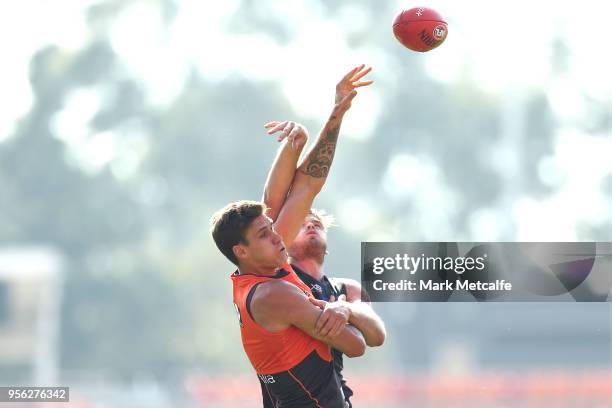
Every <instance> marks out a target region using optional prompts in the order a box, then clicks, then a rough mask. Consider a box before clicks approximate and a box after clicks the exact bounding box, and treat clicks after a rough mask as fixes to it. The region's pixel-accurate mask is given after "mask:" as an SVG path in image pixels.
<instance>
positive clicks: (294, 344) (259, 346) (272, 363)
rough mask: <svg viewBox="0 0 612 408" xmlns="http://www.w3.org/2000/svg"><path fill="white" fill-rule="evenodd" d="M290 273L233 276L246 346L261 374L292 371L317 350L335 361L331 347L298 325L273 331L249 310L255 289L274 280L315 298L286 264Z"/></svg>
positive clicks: (242, 334) (235, 298)
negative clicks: (260, 322) (265, 327)
mask: <svg viewBox="0 0 612 408" xmlns="http://www.w3.org/2000/svg"><path fill="white" fill-rule="evenodd" d="M282 270H284V271H286V272H287V274H285V275H281V276H278V277H274V276H258V275H237V274H236V273H234V274H232V275H231V279H232V283H233V286H234V305H235V306H236V308H237V311H238V318H239V319H240V335H241V337H242V345H243V347H244V351H246V354H247V356H248V357H249V360H250V361H251V364H252V365H253V368H255V371H256V372H257V374H274V373H278V372H281V371H286V370H289V369H290V368H292V367H294V366H296V365H297V364H299V363H300V362H301V361H302V360H304V358H306V356H308V355H309V354H310V353H311V352H312V351H313V350H316V351H317V354H318V355H319V357H321V358H322V359H323V360H325V361H328V362H329V361H331V360H332V357H331V352H330V348H329V346H328V345H327V344H325V343H323V342H321V341H319V340H316V339H314V338H312V337H310V336H309V335H308V334H306V333H304V332H303V331H301V330H300V329H298V328H297V327H295V326H290V327H289V328H287V329H285V330H282V331H279V332H271V331H268V330H266V329H264V328H263V327H262V326H260V325H259V324H257V323H256V322H255V321H254V320H253V319H252V318H251V314H250V313H249V311H248V309H247V297H248V296H249V293H250V292H251V289H252V288H253V286H255V285H256V284H258V283H262V282H267V281H271V280H276V279H280V280H284V281H286V282H289V283H292V284H294V285H295V286H297V287H298V288H300V289H301V290H302V291H303V292H304V293H305V294H306V295H308V296H312V293H311V292H310V288H309V287H308V286H306V285H305V284H304V283H303V282H302V281H301V280H300V278H298V276H297V275H296V274H295V272H294V271H293V269H292V268H291V266H290V265H289V264H286V265H283V267H282Z"/></svg>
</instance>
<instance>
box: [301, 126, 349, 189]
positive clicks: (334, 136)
mask: <svg viewBox="0 0 612 408" xmlns="http://www.w3.org/2000/svg"><path fill="white" fill-rule="evenodd" d="M340 122H341V120H338V119H337V117H336V116H335V115H333V116H332V117H330V119H329V121H328V122H327V124H326V126H325V127H324V128H323V130H322V131H321V134H320V135H319V137H318V138H317V141H316V143H315V145H314V146H313V147H312V149H311V150H310V152H309V153H308V156H307V157H306V159H305V160H304V161H303V162H302V164H301V165H300V167H299V168H298V170H299V171H300V172H302V173H304V174H306V175H308V176H311V177H314V178H324V177H327V175H328V174H329V169H330V167H331V164H332V161H333V160H334V154H335V153H336V144H337V143H338V134H339V133H340Z"/></svg>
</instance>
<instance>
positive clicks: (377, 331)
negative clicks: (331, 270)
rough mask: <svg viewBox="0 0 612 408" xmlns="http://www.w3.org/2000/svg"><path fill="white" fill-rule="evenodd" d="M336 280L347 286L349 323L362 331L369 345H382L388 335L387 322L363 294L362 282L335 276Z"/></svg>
mask: <svg viewBox="0 0 612 408" xmlns="http://www.w3.org/2000/svg"><path fill="white" fill-rule="evenodd" d="M335 280H336V281H337V282H340V283H343V284H344V285H345V286H346V293H347V301H348V307H349V309H350V317H349V323H351V324H352V325H354V326H355V327H356V328H358V329H359V331H361V333H362V334H363V337H364V338H365V341H366V344H367V345H368V346H370V347H377V346H381V345H382V344H383V343H384V341H385V337H386V335H387V333H386V330H385V323H384V322H383V321H382V319H381V318H380V316H378V314H376V312H375V311H374V309H372V306H370V302H369V301H367V300H366V299H365V298H364V297H363V296H362V290H361V284H360V283H359V282H357V281H355V280H353V279H344V278H335ZM366 296H367V294H366ZM362 299H364V300H365V301H362Z"/></svg>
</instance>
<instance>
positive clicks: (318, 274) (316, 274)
mask: <svg viewBox="0 0 612 408" xmlns="http://www.w3.org/2000/svg"><path fill="white" fill-rule="evenodd" d="M293 264H294V265H295V266H297V267H298V268H300V269H301V270H303V271H304V272H306V273H307V274H308V275H310V276H312V277H313V278H314V279H316V280H321V279H323V275H325V273H324V272H323V264H322V263H320V262H319V261H318V260H317V259H314V258H306V259H299V260H298V259H294V260H293Z"/></svg>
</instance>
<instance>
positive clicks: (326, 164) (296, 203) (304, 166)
mask: <svg viewBox="0 0 612 408" xmlns="http://www.w3.org/2000/svg"><path fill="white" fill-rule="evenodd" d="M370 71H371V68H367V69H364V66H363V65H360V66H358V67H356V68H354V69H352V70H351V71H350V72H349V73H348V74H346V75H345V76H344V77H343V78H342V80H341V81H340V82H339V83H338V85H336V98H335V104H334V108H333V110H332V113H331V115H330V116H329V119H328V120H327V122H326V123H325V125H324V126H323V129H322V130H321V132H320V133H319V135H318V137H317V139H316V141H315V142H314V144H313V146H312V147H311V148H310V149H309V151H308V153H307V154H306V155H305V156H304V158H303V160H301V162H300V164H299V166H298V168H297V171H296V172H295V177H294V178H293V182H292V184H291V187H290V191H289V194H288V196H287V199H286V201H285V203H284V205H283V207H282V209H281V210H280V213H279V216H278V218H277V220H276V225H275V227H276V231H277V232H278V233H279V234H280V235H281V236H282V237H283V241H284V242H285V245H286V246H287V247H288V246H290V245H291V243H292V242H293V239H294V238H295V236H296V234H297V232H298V231H299V229H300V227H301V225H302V223H303V222H304V218H305V217H306V215H307V214H308V211H309V210H310V207H311V206H312V202H313V200H314V198H315V197H316V195H317V194H318V193H319V192H320V191H321V189H322V188H323V185H324V184H325V181H326V180H327V175H328V174H329V169H330V167H331V164H332V161H333V159H334V155H335V152H336V144H337V142H338V134H339V133H340V125H341V124H342V119H343V118H344V114H345V113H346V112H347V111H348V109H349V108H350V107H351V103H352V101H353V98H355V95H357V91H356V90H355V89H356V88H358V87H361V86H366V85H370V84H371V83H372V82H373V81H360V79H361V78H363V76H365V75H366V74H367V73H368V72H370Z"/></svg>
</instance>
